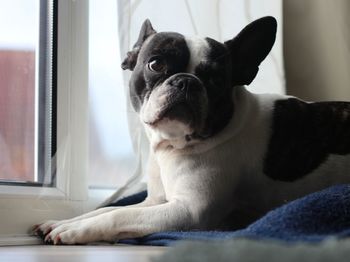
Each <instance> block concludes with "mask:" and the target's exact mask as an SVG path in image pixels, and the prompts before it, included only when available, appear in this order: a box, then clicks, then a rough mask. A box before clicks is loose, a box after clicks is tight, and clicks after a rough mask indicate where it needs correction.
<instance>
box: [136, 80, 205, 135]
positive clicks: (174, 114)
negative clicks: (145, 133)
mask: <svg viewBox="0 0 350 262" xmlns="http://www.w3.org/2000/svg"><path fill="white" fill-rule="evenodd" d="M207 108H208V98H207V93H206V90H205V88H204V86H203V85H202V83H201V82H200V80H199V79H197V78H196V77H194V76H190V75H189V74H177V75H173V76H172V77H170V78H169V79H167V80H166V81H165V82H164V83H163V84H161V85H159V86H157V87H156V88H154V89H153V90H152V92H151V93H150V95H149V97H148V99H147V100H146V101H145V102H144V105H143V107H142V109H141V120H142V121H143V122H144V123H145V124H146V125H147V126H148V127H150V128H152V129H156V130H158V131H160V132H162V133H164V134H166V135H165V136H167V137H168V135H169V137H179V136H183V135H185V136H186V135H191V134H193V133H195V132H197V131H201V129H202V128H203V125H204V122H205V119H206V114H207Z"/></svg>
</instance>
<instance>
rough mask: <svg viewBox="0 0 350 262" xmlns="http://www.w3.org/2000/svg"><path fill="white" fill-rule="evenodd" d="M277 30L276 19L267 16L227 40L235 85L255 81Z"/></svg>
mask: <svg viewBox="0 0 350 262" xmlns="http://www.w3.org/2000/svg"><path fill="white" fill-rule="evenodd" d="M276 30H277V22H276V19H275V18H273V17H271V16H267V17H263V18H260V19H258V20H255V21H254V22H252V23H250V24H249V25H247V26H246V27H245V28H244V29H243V30H242V31H241V32H240V33H239V34H238V35H237V36H236V37H235V38H233V39H231V40H229V41H226V42H225V45H226V46H227V48H228V49H229V52H230V54H231V61H232V70H233V71H232V76H233V84H234V85H249V84H250V83H251V82H252V81H253V79H254V78H255V76H256V74H257V73H258V71H259V65H260V63H261V62H262V61H263V60H264V59H265V57H266V56H267V55H268V54H269V52H270V50H271V48H272V46H273V44H274V42H275V39H276Z"/></svg>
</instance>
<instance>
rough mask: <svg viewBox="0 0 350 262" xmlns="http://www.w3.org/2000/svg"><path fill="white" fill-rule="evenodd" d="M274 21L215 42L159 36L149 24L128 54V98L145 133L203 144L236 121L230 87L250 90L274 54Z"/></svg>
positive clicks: (254, 24) (125, 63)
mask: <svg viewBox="0 0 350 262" xmlns="http://www.w3.org/2000/svg"><path fill="white" fill-rule="evenodd" d="M276 27H277V24H276V20H275V19H274V18H272V17H264V18H261V19H259V20H256V21H254V22H252V23H251V24H249V25H248V26H246V27H245V28H244V29H243V30H242V31H241V32H240V33H239V34H238V35H237V36H236V37H234V38H233V39H231V40H229V41H226V42H224V43H220V42H218V41H215V40H214V39H211V38H199V37H186V36H184V35H181V34H179V33H174V32H160V33H157V32H156V31H155V30H154V29H153V27H152V25H151V23H150V21H149V20H146V21H145V22H144V23H143V25H142V28H141V31H140V34H139V37H138V40H137V42H136V43H135V45H134V47H133V49H132V50H131V51H130V52H128V53H127V57H126V58H125V60H124V61H123V63H122V68H123V69H129V70H131V71H133V72H132V76H131V79H130V98H131V102H132V105H133V107H134V109H135V110H136V111H137V112H139V114H140V118H141V121H142V122H143V123H144V125H145V126H146V128H147V129H149V130H151V131H152V132H154V133H157V134H158V136H159V137H161V138H162V139H167V140H183V143H180V144H181V145H175V147H184V146H185V145H186V143H187V142H190V141H191V140H201V139H205V138H207V137H210V136H213V135H214V134H216V133H217V132H219V131H220V130H221V129H223V127H225V126H226V124H227V123H228V122H229V120H230V119H231V117H232V114H233V111H234V108H235V105H234V103H233V101H232V95H231V93H232V88H234V87H235V86H238V85H248V84H250V83H251V82H252V81H253V79H254V78H255V76H256V74H257V72H258V70H259V65H260V63H261V62H262V61H263V60H264V59H265V57H266V56H267V55H268V53H269V52H270V50H271V48H272V46H273V43H274V41H275V35H276Z"/></svg>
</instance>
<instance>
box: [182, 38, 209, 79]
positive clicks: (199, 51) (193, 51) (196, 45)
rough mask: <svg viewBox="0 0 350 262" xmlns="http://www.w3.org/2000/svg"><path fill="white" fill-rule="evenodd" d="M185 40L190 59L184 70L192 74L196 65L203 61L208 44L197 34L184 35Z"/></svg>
mask: <svg viewBox="0 0 350 262" xmlns="http://www.w3.org/2000/svg"><path fill="white" fill-rule="evenodd" d="M185 41H186V44H187V46H188V49H189V50H190V61H189V63H188V66H187V70H186V71H187V73H191V74H193V73H194V71H195V69H196V67H197V66H198V65H199V64H200V63H201V62H205V60H206V56H207V53H208V50H209V44H208V42H207V41H206V40H205V39H203V38H201V37H197V36H191V37H185Z"/></svg>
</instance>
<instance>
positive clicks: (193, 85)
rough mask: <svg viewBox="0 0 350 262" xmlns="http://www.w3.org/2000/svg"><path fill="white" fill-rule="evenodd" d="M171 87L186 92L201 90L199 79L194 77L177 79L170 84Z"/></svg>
mask: <svg viewBox="0 0 350 262" xmlns="http://www.w3.org/2000/svg"><path fill="white" fill-rule="evenodd" d="M170 85H172V86H174V87H177V88H178V89H179V90H182V91H186V90H187V89H190V90H192V89H197V88H200V82H199V81H198V79H197V78H195V77H192V76H181V77H176V78H175V79H173V80H172V81H171V83H170Z"/></svg>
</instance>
